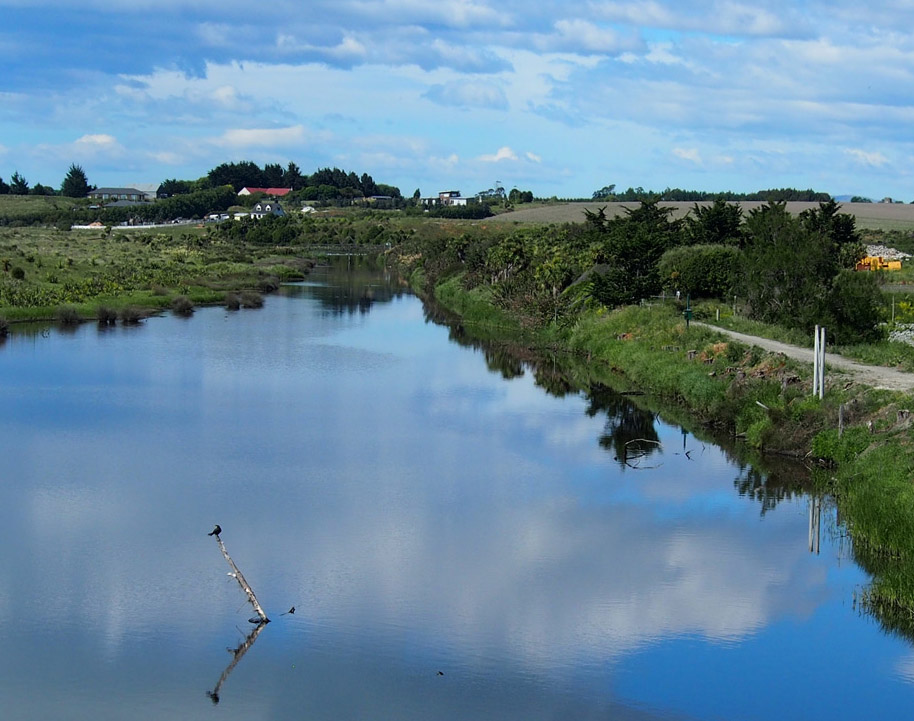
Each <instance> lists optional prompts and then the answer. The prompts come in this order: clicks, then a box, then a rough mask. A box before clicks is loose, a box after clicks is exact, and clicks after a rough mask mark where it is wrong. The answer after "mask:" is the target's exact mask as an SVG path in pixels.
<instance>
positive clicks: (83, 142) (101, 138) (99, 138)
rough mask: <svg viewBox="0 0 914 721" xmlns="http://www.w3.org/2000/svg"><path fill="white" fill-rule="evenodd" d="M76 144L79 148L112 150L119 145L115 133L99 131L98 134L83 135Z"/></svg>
mask: <svg viewBox="0 0 914 721" xmlns="http://www.w3.org/2000/svg"><path fill="white" fill-rule="evenodd" d="M74 146H75V147H77V148H86V149H99V150H111V149H112V148H117V147H118V142H117V139H116V138H115V137H114V136H113V135H106V134H104V133H98V134H96V135H83V136H82V137H81V138H77V140H76V142H75V143H74Z"/></svg>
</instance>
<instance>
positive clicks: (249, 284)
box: [0, 226, 311, 322]
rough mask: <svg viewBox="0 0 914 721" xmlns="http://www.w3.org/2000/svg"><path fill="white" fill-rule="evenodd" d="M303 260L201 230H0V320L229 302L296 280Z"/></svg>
mask: <svg viewBox="0 0 914 721" xmlns="http://www.w3.org/2000/svg"><path fill="white" fill-rule="evenodd" d="M310 265H311V264H310V262H308V261H307V260H305V259H304V258H303V257H302V256H300V255H298V254H297V253H295V254H292V253H291V251H290V250H289V249H286V248H278V247H268V248H260V247H250V246H245V245H243V244H227V243H219V242H215V241H212V240H210V239H209V238H208V237H207V235H206V231H205V230H204V229H201V228H192V227H191V228H189V227H187V226H182V227H180V228H177V227H176V228H175V229H173V230H172V229H157V230H155V231H136V230H131V231H119V229H117V228H115V229H114V230H113V231H112V232H110V233H108V232H107V231H106V230H104V229H102V230H100V231H75V230H74V231H59V230H55V229H52V228H34V227H18V228H17V227H5V228H0V317H4V318H5V319H6V320H8V321H11V322H13V321H20V320H53V319H55V318H57V319H60V320H68V319H69V320H74V321H75V320H78V319H83V320H87V319H96V318H99V319H100V318H101V314H103V313H105V312H108V313H109V314H110V313H114V314H115V315H118V314H119V315H121V317H122V318H123V319H126V318H128V317H130V318H134V319H135V318H136V317H137V314H139V315H140V316H142V315H148V314H149V313H152V312H156V311H159V310H163V309H167V308H169V307H176V308H178V307H180V306H181V304H182V302H184V303H185V307H186V301H183V299H185V298H186V299H187V301H189V302H190V303H191V304H217V303H223V302H229V303H231V302H232V299H233V297H237V298H238V299H240V298H241V294H246V295H245V298H244V303H245V304H256V294H257V293H259V292H268V291H270V290H273V289H275V288H276V287H277V286H278V283H279V282H280V281H284V280H291V279H300V278H303V277H304V276H305V275H306V273H307V272H308V270H309V268H310Z"/></svg>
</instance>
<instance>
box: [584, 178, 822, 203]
mask: <svg viewBox="0 0 914 721" xmlns="http://www.w3.org/2000/svg"><path fill="white" fill-rule="evenodd" d="M590 199H591V200H606V201H611V202H620V203H624V202H638V201H645V200H665V201H670V202H673V201H685V202H690V203H698V202H709V201H714V200H727V201H731V202H738V201H744V200H760V201H762V202H764V203H780V202H797V201H800V202H809V203H823V202H827V201H829V200H831V199H832V197H831V195H830V194H829V193H823V192H821V191H817V190H813V189H812V188H807V189H806V190H799V189H797V188H770V189H768V190H757V191H755V192H754V193H734V192H732V191H724V192H719V193H712V192H707V191H704V190H683V189H681V188H666V189H664V190H660V191H654V190H645V189H644V188H642V187H641V186H638V187H637V188H628V189H627V190H623V191H620V192H616V186H615V184H614V183H613V184H610V185H604V186H603V187H602V188H600V189H599V190H595V191H594V192H593V194H592V195H591V198H590Z"/></svg>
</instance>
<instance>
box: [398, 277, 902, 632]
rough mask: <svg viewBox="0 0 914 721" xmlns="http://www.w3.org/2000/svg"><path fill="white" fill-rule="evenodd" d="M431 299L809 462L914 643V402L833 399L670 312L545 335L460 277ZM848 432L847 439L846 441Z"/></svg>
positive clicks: (881, 394)
mask: <svg viewBox="0 0 914 721" xmlns="http://www.w3.org/2000/svg"><path fill="white" fill-rule="evenodd" d="M411 282H412V284H413V286H414V288H416V289H417V290H418V291H419V292H420V294H421V293H426V294H431V295H433V296H434V298H435V300H436V302H438V303H440V304H442V305H443V306H445V307H446V308H448V309H449V310H450V311H451V312H453V313H455V314H457V315H458V316H459V318H460V319H461V325H462V326H463V328H464V329H466V331H467V332H469V333H471V334H478V335H479V336H481V337H485V338H489V339H491V338H502V339H510V341H511V342H520V343H523V344H526V345H527V346H529V347H536V348H540V349H544V350H551V351H554V352H562V353H567V354H569V355H570V356H573V357H575V358H577V359H578V360H580V361H582V362H580V363H576V364H574V367H575V368H576V372H578V373H579V374H582V375H586V376H587V378H579V379H578V380H579V381H581V382H588V381H589V382H602V381H605V380H607V379H611V380H612V381H614V385H615V386H616V387H618V386H619V384H620V382H621V383H622V384H623V385H624V386H625V387H627V388H629V389H630V390H631V391H637V392H645V393H649V394H651V395H652V396H656V397H659V398H663V399H665V400H667V401H670V402H673V403H676V404H678V405H679V406H681V407H683V408H686V409H688V410H689V412H690V413H691V414H693V415H694V416H695V417H696V418H697V419H698V421H699V422H701V423H702V424H704V425H706V426H708V427H711V428H713V429H714V430H715V431H717V432H724V433H727V434H729V435H730V436H732V437H734V438H737V439H740V440H741V441H743V442H744V443H746V444H747V445H748V446H750V447H752V448H754V449H756V450H758V451H759V452H762V453H769V454H770V453H776V454H786V455H792V456H795V457H800V458H805V459H806V460H807V462H808V463H809V464H811V465H815V467H816V468H817V469H819V470H818V478H819V481H818V483H819V484H820V486H821V487H822V488H823V490H827V491H828V492H829V493H831V494H832V495H834V496H835V498H836V500H837V503H838V506H839V509H840V512H841V516H842V518H843V519H844V522H845V524H846V525H847V528H848V532H849V534H850V535H851V537H852V538H853V541H854V544H855V554H856V553H857V552H858V549H859V554H860V555H861V557H862V558H863V559H864V561H865V565H866V567H867V569H868V570H869V571H870V572H871V573H873V576H874V580H873V583H872V584H871V585H870V586H869V587H868V588H866V589H863V590H861V593H860V594H859V596H858V599H857V600H858V601H859V602H860V603H861V604H862V606H863V607H865V608H866V609H867V610H869V611H871V612H872V613H874V615H876V616H877V617H878V618H879V619H880V621H881V622H882V623H883V624H884V625H886V627H888V628H891V629H893V630H896V631H899V632H902V633H905V634H908V635H910V636H912V637H914V486H912V483H911V478H912V477H914V444H912V433H911V424H912V416H911V414H910V413H909V408H910V404H911V402H912V399H911V396H910V395H908V394H906V393H902V392H897V391H891V390H884V389H876V388H873V387H871V386H868V385H866V384H864V383H861V382H860V381H859V380H858V379H856V378H855V377H853V376H851V375H849V374H846V373H842V372H840V371H839V370H835V371H834V372H832V373H830V374H829V377H828V382H827V388H826V395H825V398H824V399H823V400H819V399H817V398H814V397H812V394H811V375H812V370H811V367H810V366H809V365H808V364H805V363H800V362H797V361H794V360H791V359H789V358H787V357H786V356H784V355H782V354H778V353H770V352H765V351H764V350H762V349H761V348H758V347H757V346H752V345H749V344H746V343H742V342H739V341H735V340H733V339H732V338H727V337H726V336H725V335H724V334H723V333H722V332H720V331H717V330H715V329H712V328H709V327H704V326H700V325H696V324H691V325H689V326H688V327H687V325H686V323H685V321H684V320H683V319H682V317H681V315H680V314H678V313H677V312H676V311H675V310H674V308H673V307H672V306H670V305H664V304H659V303H658V304H655V305H653V306H648V307H624V308H620V309H617V310H614V311H605V310H590V311H585V312H583V313H582V314H580V315H579V316H578V317H577V318H576V319H575V320H574V321H573V322H571V323H569V324H565V325H563V324H555V323H553V324H546V325H541V326H536V325H534V324H530V323H527V322H524V321H522V320H521V319H520V318H517V317H514V316H512V315H510V314H508V313H506V312H505V311H504V310H503V309H501V308H499V307H498V306H497V304H496V303H495V302H494V298H493V295H492V291H491V288H489V287H487V286H477V287H475V288H473V289H472V290H466V289H465V288H464V287H463V284H462V282H461V276H460V275H452V276H450V277H447V278H445V279H443V280H439V282H438V283H436V284H434V285H433V286H432V287H429V286H428V285H427V279H426V278H425V276H424V273H423V272H422V271H421V270H419V271H416V272H414V273H413V275H412V276H411ZM839 423H841V424H842V430H840V431H839Z"/></svg>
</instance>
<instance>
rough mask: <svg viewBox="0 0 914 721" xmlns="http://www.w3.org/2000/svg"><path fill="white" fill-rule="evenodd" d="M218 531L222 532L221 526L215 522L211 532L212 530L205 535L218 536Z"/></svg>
mask: <svg viewBox="0 0 914 721" xmlns="http://www.w3.org/2000/svg"><path fill="white" fill-rule="evenodd" d="M220 533H222V526H220V525H219V524H218V523H217V524H216V527H215V528H214V529H213V532H212V533H207V534H206V535H207V536H218V535H219V534H220Z"/></svg>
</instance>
